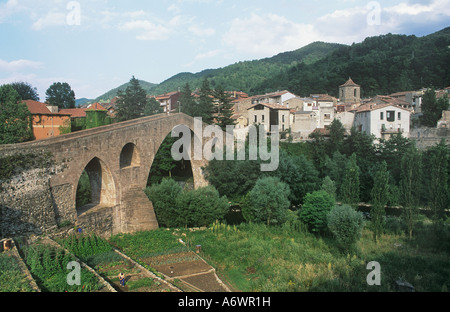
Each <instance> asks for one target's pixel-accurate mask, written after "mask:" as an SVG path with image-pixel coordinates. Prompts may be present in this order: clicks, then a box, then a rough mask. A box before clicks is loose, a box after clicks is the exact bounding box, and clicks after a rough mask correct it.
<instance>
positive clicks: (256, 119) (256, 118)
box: [255, 115, 258, 123]
mask: <svg viewBox="0 0 450 312" xmlns="http://www.w3.org/2000/svg"><path fill="white" fill-rule="evenodd" d="M257 122H258V116H256V115H255V123H257Z"/></svg>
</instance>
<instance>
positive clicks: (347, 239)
mask: <svg viewBox="0 0 450 312" xmlns="http://www.w3.org/2000/svg"><path fill="white" fill-rule="evenodd" d="M327 223H328V228H329V229H330V231H331V232H332V233H333V235H334V236H335V238H336V241H337V243H338V245H339V247H340V248H341V249H342V250H343V251H344V252H346V253H352V252H354V251H355V247H356V243H357V241H358V240H359V239H360V237H361V231H362V228H363V226H364V223H363V217H362V215H361V213H359V212H357V211H356V210H355V209H354V208H352V207H351V206H349V205H342V206H336V207H334V208H333V209H332V210H331V211H330V212H329V213H328V216H327Z"/></svg>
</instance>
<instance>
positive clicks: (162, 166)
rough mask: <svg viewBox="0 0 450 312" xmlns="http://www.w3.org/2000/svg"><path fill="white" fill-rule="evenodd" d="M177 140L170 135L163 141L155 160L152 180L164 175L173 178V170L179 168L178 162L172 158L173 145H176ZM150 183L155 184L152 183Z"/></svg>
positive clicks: (151, 174)
mask: <svg viewBox="0 0 450 312" xmlns="http://www.w3.org/2000/svg"><path fill="white" fill-rule="evenodd" d="M176 140H177V138H172V136H171V135H168V136H167V137H166V138H165V139H164V141H162V143H161V145H160V146H159V149H158V152H157V153H156V155H155V158H154V159H153V163H152V168H151V171H150V179H152V177H153V176H156V177H160V176H164V175H166V176H167V175H168V176H169V178H171V177H172V170H173V169H175V167H176V166H177V162H176V161H175V160H174V159H173V157H172V152H171V149H172V145H173V144H174V143H175V141H176ZM150 182H155V181H154V180H153V181H150Z"/></svg>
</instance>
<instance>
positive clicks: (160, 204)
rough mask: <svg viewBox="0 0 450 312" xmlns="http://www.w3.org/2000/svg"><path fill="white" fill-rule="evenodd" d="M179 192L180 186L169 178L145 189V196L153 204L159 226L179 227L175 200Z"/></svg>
mask: <svg viewBox="0 0 450 312" xmlns="http://www.w3.org/2000/svg"><path fill="white" fill-rule="evenodd" d="M181 192H182V188H181V186H180V185H179V184H178V183H177V182H176V181H175V180H173V179H169V178H165V179H163V180H162V181H161V183H160V184H155V185H152V186H150V187H147V188H146V189H145V194H146V195H147V196H148V198H149V199H150V200H151V202H152V203H153V207H154V209H155V214H156V217H157V219H158V223H159V224H160V225H161V226H165V227H177V226H179V223H178V221H177V218H178V215H179V209H178V206H177V198H178V196H179V195H180V194H181Z"/></svg>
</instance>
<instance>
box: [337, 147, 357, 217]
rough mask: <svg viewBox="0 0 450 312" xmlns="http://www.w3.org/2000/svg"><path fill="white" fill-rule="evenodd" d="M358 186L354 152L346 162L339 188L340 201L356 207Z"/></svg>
mask: <svg viewBox="0 0 450 312" xmlns="http://www.w3.org/2000/svg"><path fill="white" fill-rule="evenodd" d="M359 187H360V186H359V167H358V164H357V163H356V154H355V153H353V154H352V156H350V158H349V160H348V162H347V167H346V170H345V175H344V178H343V180H342V185H341V189H340V193H341V194H340V195H341V198H342V202H343V203H344V204H349V205H351V206H352V207H353V208H355V209H356V208H357V207H358V204H359V195H360V189H359Z"/></svg>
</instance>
